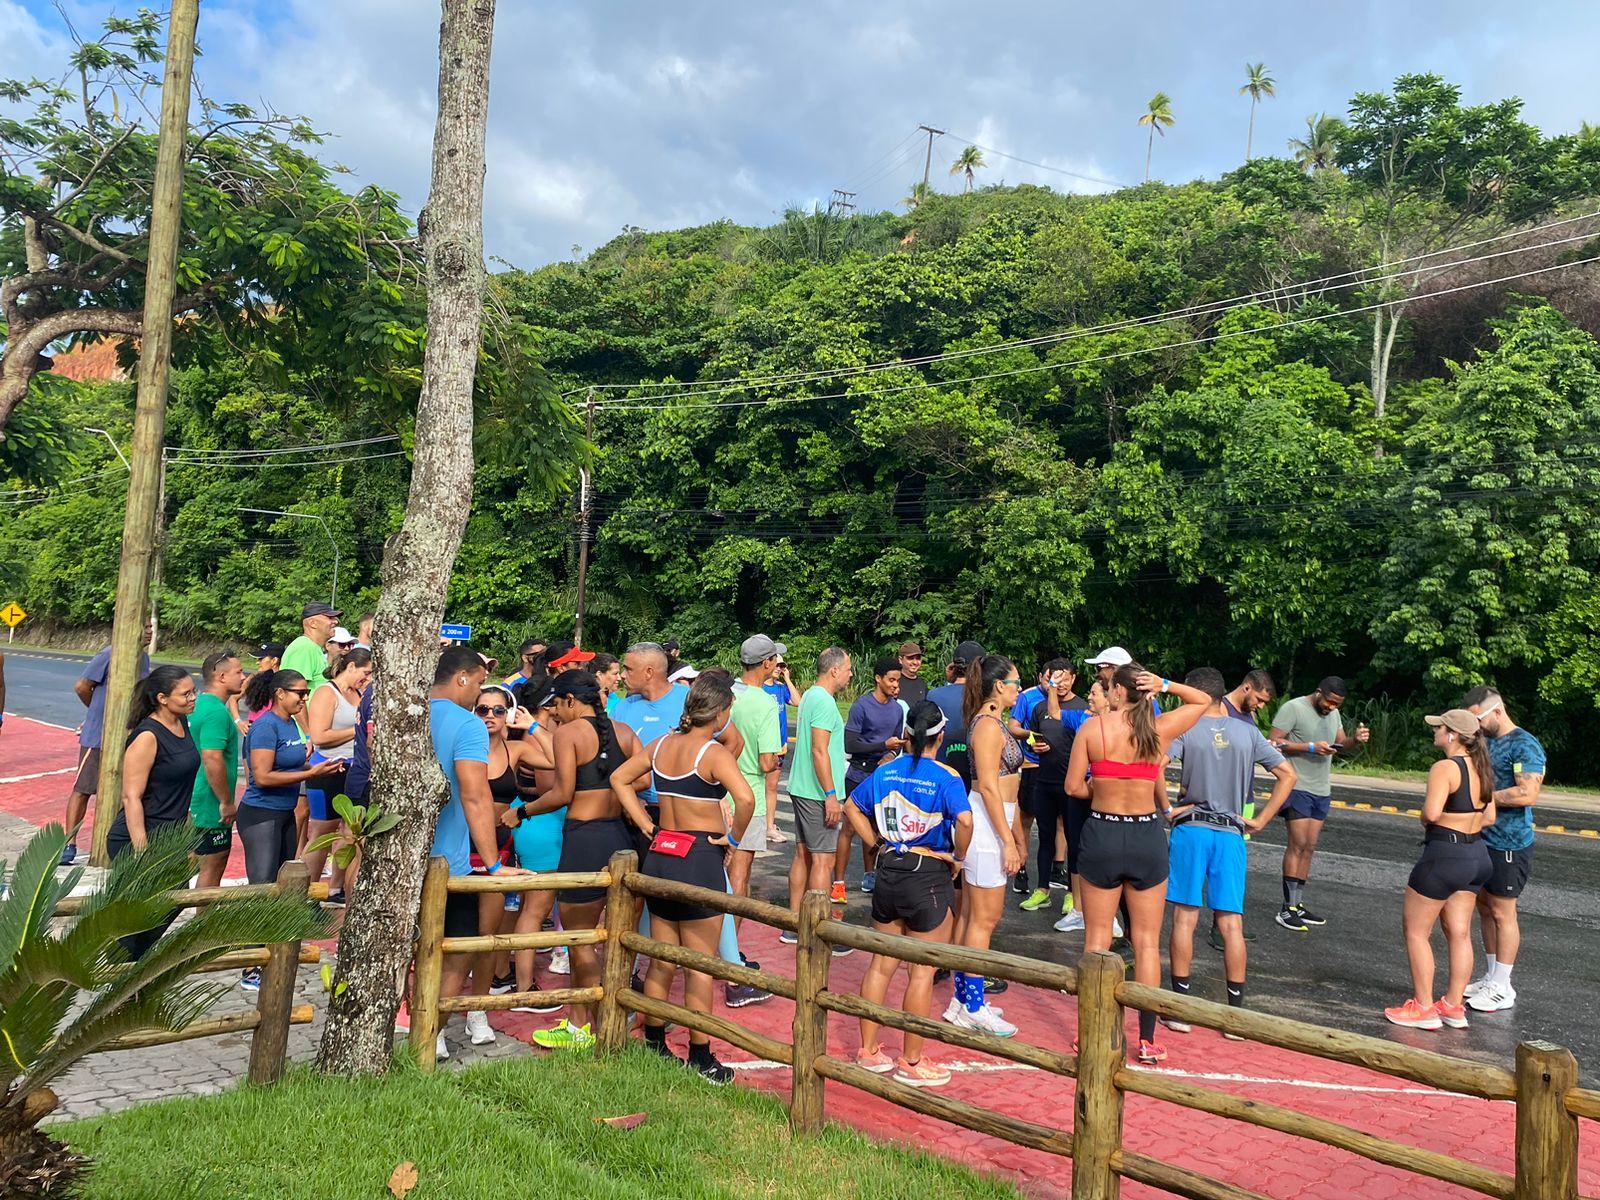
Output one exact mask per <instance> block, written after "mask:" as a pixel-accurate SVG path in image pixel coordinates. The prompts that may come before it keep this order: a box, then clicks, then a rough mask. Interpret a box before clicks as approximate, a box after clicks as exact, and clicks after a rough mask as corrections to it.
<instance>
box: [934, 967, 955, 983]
mask: <svg viewBox="0 0 1600 1200" xmlns="http://www.w3.org/2000/svg"><path fill="white" fill-rule="evenodd" d="M950 974H951V972H950V968H949V967H940V968H938V969H937V970H936V971H934V973H933V981H934V982H935V983H943V982H944V981H945V980H946V979H949V978H950Z"/></svg>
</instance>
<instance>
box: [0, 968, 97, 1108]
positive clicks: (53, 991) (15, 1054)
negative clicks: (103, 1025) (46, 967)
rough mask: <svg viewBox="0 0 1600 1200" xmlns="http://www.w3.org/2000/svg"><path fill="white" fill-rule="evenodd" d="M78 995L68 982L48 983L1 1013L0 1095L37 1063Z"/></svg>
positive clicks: (23, 996)
mask: <svg viewBox="0 0 1600 1200" xmlns="http://www.w3.org/2000/svg"><path fill="white" fill-rule="evenodd" d="M77 997H78V989H76V988H74V987H71V986H70V985H67V984H59V983H56V984H47V985H45V986H43V987H38V988H32V989H29V991H27V992H26V993H24V994H23V995H22V996H21V997H20V998H19V1000H18V1002H17V1003H16V1004H12V1005H8V1006H7V1007H6V1009H5V1010H4V1011H3V1012H0V1095H3V1094H6V1093H8V1092H10V1091H11V1090H12V1086H11V1085H12V1082H13V1081H14V1080H16V1079H17V1078H18V1077H19V1076H21V1075H24V1074H26V1073H27V1072H28V1071H29V1070H31V1069H32V1068H33V1066H34V1064H35V1063H36V1062H38V1060H39V1057H40V1055H42V1054H43V1053H45V1051H46V1049H47V1048H48V1047H49V1045H50V1043H51V1042H52V1041H53V1040H54V1039H55V1036H56V1030H57V1029H59V1028H60V1026H61V1023H62V1022H63V1021H65V1020H66V1019H67V1014H68V1013H69V1012H71V1011H72V1004H73V1001H74V1000H76V999H77Z"/></svg>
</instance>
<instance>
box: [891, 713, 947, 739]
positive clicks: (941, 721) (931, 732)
mask: <svg viewBox="0 0 1600 1200" xmlns="http://www.w3.org/2000/svg"><path fill="white" fill-rule="evenodd" d="M948 724H950V718H949V717H943V716H942V717H940V718H939V723H938V724H937V725H935V726H933V727H932V728H930V729H929V730H928V731H927V732H926V733H924V734H923V735H922V736H923V737H932V736H933V735H934V734H936V733H943V732H944V727H945V726H946V725H948ZM903 728H904V729H905V732H907V733H913V732H915V731H914V730H913V729H912V728H911V726H909V725H906V726H904V727H903Z"/></svg>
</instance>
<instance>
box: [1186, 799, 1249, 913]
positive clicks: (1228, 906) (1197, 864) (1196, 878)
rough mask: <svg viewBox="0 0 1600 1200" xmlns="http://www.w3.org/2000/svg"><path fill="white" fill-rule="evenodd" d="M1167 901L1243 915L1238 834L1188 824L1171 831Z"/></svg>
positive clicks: (1240, 839) (1241, 842)
mask: <svg viewBox="0 0 1600 1200" xmlns="http://www.w3.org/2000/svg"><path fill="white" fill-rule="evenodd" d="M1168 853H1169V857H1170V860H1171V879H1170V881H1169V882H1168V884H1167V899H1168V900H1170V901H1171V902H1172V903H1173V904H1182V905H1184V906H1185V907H1186V908H1201V907H1205V908H1209V909H1211V911H1212V912H1219V913H1242V912H1244V877H1245V845H1244V837H1243V835H1242V834H1239V833H1235V832H1234V831H1233V830H1231V829H1222V828H1219V827H1218V826H1216V825H1205V824H1200V823H1198V822H1195V821H1189V822H1187V823H1185V824H1182V825H1179V826H1178V827H1177V828H1176V829H1174V830H1173V831H1172V841H1171V843H1170V846H1169V851H1168Z"/></svg>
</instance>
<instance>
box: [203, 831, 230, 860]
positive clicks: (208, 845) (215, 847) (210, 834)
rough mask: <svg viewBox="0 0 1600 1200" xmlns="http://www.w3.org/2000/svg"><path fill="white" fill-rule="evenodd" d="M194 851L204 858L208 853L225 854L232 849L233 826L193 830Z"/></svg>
mask: <svg viewBox="0 0 1600 1200" xmlns="http://www.w3.org/2000/svg"><path fill="white" fill-rule="evenodd" d="M194 833H195V838H194V853H195V854H198V855H199V856H200V857H201V858H204V857H205V856H206V855H208V854H227V853H228V852H229V851H231V850H232V849H233V826H232V825H223V826H222V827H220V828H218V829H196V830H195V831H194Z"/></svg>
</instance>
